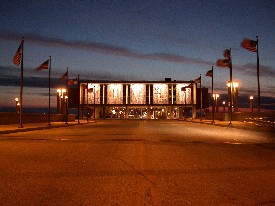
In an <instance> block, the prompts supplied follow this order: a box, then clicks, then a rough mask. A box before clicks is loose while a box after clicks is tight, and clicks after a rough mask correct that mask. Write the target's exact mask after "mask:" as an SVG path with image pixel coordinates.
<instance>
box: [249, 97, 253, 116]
mask: <svg viewBox="0 0 275 206" xmlns="http://www.w3.org/2000/svg"><path fill="white" fill-rule="evenodd" d="M249 99H250V110H251V112H253V96H250V97H249Z"/></svg>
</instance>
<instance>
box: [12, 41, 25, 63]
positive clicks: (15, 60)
mask: <svg viewBox="0 0 275 206" xmlns="http://www.w3.org/2000/svg"><path fill="white" fill-rule="evenodd" d="M22 47H23V41H22V42H21V43H20V46H19V47H18V49H17V51H16V53H15V55H14V57H13V59H12V62H13V63H14V64H15V65H16V66H18V65H19V64H20V63H21V56H22Z"/></svg>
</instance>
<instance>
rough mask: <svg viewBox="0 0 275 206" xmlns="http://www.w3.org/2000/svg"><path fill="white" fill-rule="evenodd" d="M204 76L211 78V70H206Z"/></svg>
mask: <svg viewBox="0 0 275 206" xmlns="http://www.w3.org/2000/svg"><path fill="white" fill-rule="evenodd" d="M205 76H207V77H213V71H212V70H208V71H207V72H206V74H205Z"/></svg>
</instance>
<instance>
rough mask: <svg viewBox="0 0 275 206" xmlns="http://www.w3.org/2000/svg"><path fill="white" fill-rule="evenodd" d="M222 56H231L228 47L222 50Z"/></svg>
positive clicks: (228, 57) (227, 57)
mask: <svg viewBox="0 0 275 206" xmlns="http://www.w3.org/2000/svg"><path fill="white" fill-rule="evenodd" d="M223 56H224V58H226V59H230V57H231V51H230V49H226V50H224V53H223Z"/></svg>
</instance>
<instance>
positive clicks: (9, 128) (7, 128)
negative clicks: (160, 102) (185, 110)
mask: <svg viewBox="0 0 275 206" xmlns="http://www.w3.org/2000/svg"><path fill="white" fill-rule="evenodd" d="M97 121H104V120H97ZM151 121H154V120H151ZM156 121H158V120H156ZM167 121H183V122H191V123H196V124H207V125H213V126H218V127H230V128H239V129H245V130H264V131H270V132H274V134H275V124H274V123H270V124H266V123H263V124H261V123H258V122H257V123H256V122H241V121H231V122H229V121H220V120H215V121H214V122H213V121H212V120H204V119H203V120H200V119H191V118H189V119H186V120H167ZM95 122H96V121H94V120H89V122H87V120H86V119H85V120H84V119H83V120H80V121H79V123H78V121H74V122H68V123H67V124H66V123H65V122H51V124H50V125H48V123H27V124H23V127H22V128H20V127H19V126H20V125H18V124H8V125H0V134H9V133H17V132H26V131H34V130H43V129H51V128H59V127H68V126H75V125H81V124H88V123H95Z"/></svg>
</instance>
